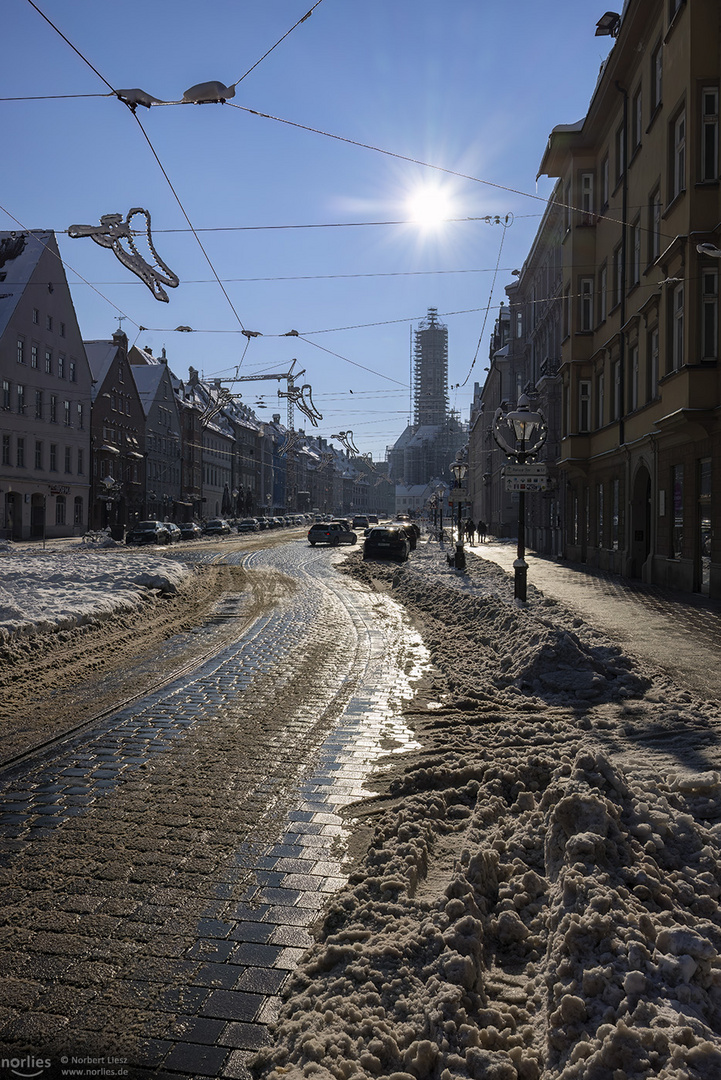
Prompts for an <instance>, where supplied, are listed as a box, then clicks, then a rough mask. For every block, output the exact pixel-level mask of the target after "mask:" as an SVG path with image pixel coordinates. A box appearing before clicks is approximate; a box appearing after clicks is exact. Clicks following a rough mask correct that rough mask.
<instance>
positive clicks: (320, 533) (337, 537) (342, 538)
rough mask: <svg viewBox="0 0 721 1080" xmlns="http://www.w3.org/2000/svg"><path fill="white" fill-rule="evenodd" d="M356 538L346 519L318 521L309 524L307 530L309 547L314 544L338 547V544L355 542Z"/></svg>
mask: <svg viewBox="0 0 721 1080" xmlns="http://www.w3.org/2000/svg"><path fill="white" fill-rule="evenodd" d="M357 540H358V537H357V536H356V534H355V533H354V532H353V531H352V530H351V529H349V528H348V522H347V521H319V522H316V523H315V525H311V527H310V529H309V530H308V542H309V543H310V546H311V547H315V545H316V544H330V545H331V546H332V547H338V544H355V543H356V541H357Z"/></svg>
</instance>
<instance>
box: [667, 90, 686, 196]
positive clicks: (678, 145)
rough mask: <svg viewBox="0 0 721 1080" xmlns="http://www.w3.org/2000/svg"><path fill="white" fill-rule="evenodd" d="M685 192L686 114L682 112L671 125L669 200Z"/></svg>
mask: <svg viewBox="0 0 721 1080" xmlns="http://www.w3.org/2000/svg"><path fill="white" fill-rule="evenodd" d="M685 190H686V112H685V110H682V111H681V112H680V113H679V114H678V116H677V117H676V119H675V120H674V121H673V123H672V125H671V191H670V195H671V198H670V200H669V201H671V202H672V201H673V200H674V199H676V198H677V197H678V196H679V195H680V194H681V192H683V191H685Z"/></svg>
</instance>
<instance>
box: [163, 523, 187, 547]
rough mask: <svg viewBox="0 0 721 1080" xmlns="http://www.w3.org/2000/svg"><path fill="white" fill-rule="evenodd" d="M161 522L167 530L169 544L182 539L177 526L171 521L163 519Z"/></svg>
mask: <svg viewBox="0 0 721 1080" xmlns="http://www.w3.org/2000/svg"><path fill="white" fill-rule="evenodd" d="M163 524H164V525H165V528H166V529H167V530H168V534H169V536H170V543H171V544H178V543H180V541H181V540H182V539H183V536H182V533H181V531H180V529H179V528H178V526H177V525H176V524H175V522H173V521H164V522H163Z"/></svg>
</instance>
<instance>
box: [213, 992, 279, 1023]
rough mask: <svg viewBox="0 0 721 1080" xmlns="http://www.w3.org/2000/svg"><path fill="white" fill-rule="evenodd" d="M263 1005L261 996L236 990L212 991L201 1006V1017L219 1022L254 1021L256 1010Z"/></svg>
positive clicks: (263, 1000)
mask: <svg viewBox="0 0 721 1080" xmlns="http://www.w3.org/2000/svg"><path fill="white" fill-rule="evenodd" d="M264 1004H265V998H264V997H263V996H262V994H250V993H247V992H246V991H238V990H212V991H211V992H210V995H209V996H208V999H207V1000H206V1001H205V1003H204V1004H203V1007H202V1009H201V1010H200V1011H201V1015H202V1016H212V1017H216V1018H218V1019H221V1020H223V1019H224V1020H255V1018H256V1016H257V1014H258V1010H259V1009H260V1007H261V1006H262V1005H264Z"/></svg>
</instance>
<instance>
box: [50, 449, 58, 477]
mask: <svg viewBox="0 0 721 1080" xmlns="http://www.w3.org/2000/svg"><path fill="white" fill-rule="evenodd" d="M57 471H58V448H57V445H56V444H55V443H50V472H57Z"/></svg>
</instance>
